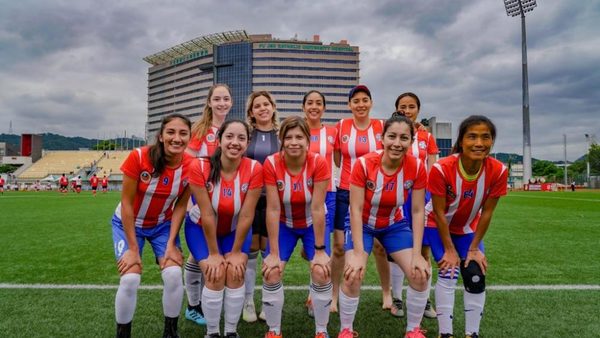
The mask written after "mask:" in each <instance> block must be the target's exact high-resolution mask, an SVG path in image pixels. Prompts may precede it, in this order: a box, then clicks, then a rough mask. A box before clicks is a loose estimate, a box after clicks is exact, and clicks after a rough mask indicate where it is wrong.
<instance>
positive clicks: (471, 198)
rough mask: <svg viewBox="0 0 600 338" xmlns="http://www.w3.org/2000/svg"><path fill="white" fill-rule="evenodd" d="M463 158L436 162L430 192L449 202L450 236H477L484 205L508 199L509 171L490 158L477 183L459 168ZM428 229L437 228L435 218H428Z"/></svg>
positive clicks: (432, 172)
mask: <svg viewBox="0 0 600 338" xmlns="http://www.w3.org/2000/svg"><path fill="white" fill-rule="evenodd" d="M458 161H459V154H453V155H450V156H448V157H445V158H443V159H441V160H439V161H438V162H436V163H435V164H434V165H433V167H432V168H431V172H430V173H429V182H428V187H427V188H428V190H429V191H430V192H431V193H432V194H433V195H437V196H443V197H445V198H446V208H445V213H446V221H447V222H448V226H449V227H450V233H452V234H457V235H462V234H468V233H472V232H475V230H476V229H477V224H478V223H479V217H480V215H481V210H482V208H483V205H484V204H485V202H486V201H487V199H488V198H499V197H500V196H504V195H506V183H507V181H508V170H507V169H506V166H505V165H504V164H502V162H500V161H498V160H496V159H494V158H491V157H487V158H485V159H484V160H483V167H482V168H481V172H480V173H479V176H478V177H477V179H476V180H474V181H467V180H466V179H465V178H464V177H462V175H461V174H460V170H459V168H458V165H459V164H458ZM426 226H428V227H436V222H435V215H434V213H433V212H431V213H430V214H429V215H428V216H427V224H426Z"/></svg>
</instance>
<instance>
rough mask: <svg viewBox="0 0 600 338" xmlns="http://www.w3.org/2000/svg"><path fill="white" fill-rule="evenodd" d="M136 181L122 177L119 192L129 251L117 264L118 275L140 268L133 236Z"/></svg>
mask: <svg viewBox="0 0 600 338" xmlns="http://www.w3.org/2000/svg"><path fill="white" fill-rule="evenodd" d="M137 184H138V182H137V179H134V178H132V177H129V176H127V175H123V189H122V191H121V222H122V223H123V231H124V232H125V239H126V240H127V246H128V247H129V249H127V251H126V252H125V253H124V254H123V256H122V257H121V259H120V260H119V262H118V265H117V266H118V269H119V273H120V274H125V273H126V272H127V271H128V270H129V269H130V268H131V267H133V266H135V265H139V268H140V270H141V268H142V259H141V257H140V248H139V246H138V243H137V238H136V235H135V224H134V223H135V222H134V214H133V202H134V200H135V195H136V193H137Z"/></svg>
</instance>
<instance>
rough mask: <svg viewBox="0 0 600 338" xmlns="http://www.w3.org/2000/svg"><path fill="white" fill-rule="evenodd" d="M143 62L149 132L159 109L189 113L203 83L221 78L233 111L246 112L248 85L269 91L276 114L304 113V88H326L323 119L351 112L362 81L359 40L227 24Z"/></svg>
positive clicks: (197, 105) (235, 114) (201, 98)
mask: <svg viewBox="0 0 600 338" xmlns="http://www.w3.org/2000/svg"><path fill="white" fill-rule="evenodd" d="M144 60H145V61H146V62H148V63H149V64H150V65H151V66H150V67H149V69H148V118H147V122H146V139H147V140H150V139H151V138H152V137H153V136H154V135H155V133H156V132H157V130H158V129H159V127H160V120H161V119H162V117H164V116H166V115H169V114H172V113H181V114H183V115H186V116H188V117H189V118H190V119H191V120H192V121H195V120H197V119H198V118H199V117H200V116H201V115H202V111H203V109H204V103H205V102H206V97H207V94H208V89H209V88H210V87H211V86H212V85H213V84H215V83H225V84H227V85H228V86H229V87H230V88H231V90H232V92H233V93H232V94H233V95H232V96H233V108H232V109H231V111H230V113H229V115H230V116H231V117H232V118H240V119H245V118H246V113H245V106H246V98H247V97H248V95H250V93H251V92H252V91H258V90H267V91H269V92H270V93H271V94H273V96H274V98H275V100H276V103H277V111H278V112H279V115H280V118H283V117H286V116H291V115H298V114H302V97H303V96H304V94H305V93H306V92H308V91H309V90H313V89H316V90H319V91H320V92H322V93H323V94H324V95H325V98H326V100H327V109H326V111H325V115H324V116H323V119H324V122H325V123H328V122H329V123H334V122H336V121H338V120H339V119H341V118H343V117H347V116H348V115H349V114H350V111H349V110H348V91H349V90H350V89H351V88H352V87H354V86H356V85H357V84H358V83H359V79H360V76H359V69H360V67H359V48H358V47H357V46H351V45H349V44H348V42H347V41H345V40H342V41H340V42H337V43H329V44H324V43H323V42H321V41H320V37H319V36H318V35H315V36H313V39H312V40H309V41H301V40H298V39H295V38H293V39H288V40H281V39H277V38H273V37H272V35H271V34H260V35H248V34H247V33H246V32H245V31H243V30H242V31H230V32H223V33H215V34H211V35H207V36H203V37H199V38H196V39H193V40H190V41H188V42H184V43H182V44H180V45H177V46H174V47H171V48H169V49H166V50H164V51H161V52H158V53H156V54H153V55H150V56H147V57H145V58H144Z"/></svg>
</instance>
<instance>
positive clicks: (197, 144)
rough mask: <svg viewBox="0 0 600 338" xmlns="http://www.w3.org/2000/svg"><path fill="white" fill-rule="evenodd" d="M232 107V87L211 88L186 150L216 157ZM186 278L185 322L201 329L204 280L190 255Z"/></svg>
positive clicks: (219, 85) (191, 203)
mask: <svg viewBox="0 0 600 338" xmlns="http://www.w3.org/2000/svg"><path fill="white" fill-rule="evenodd" d="M232 105H233V101H232V99H231V89H229V86H227V85H226V84H222V83H218V84H215V85H213V86H212V87H210V89H209V90H208V95H207V97H206V103H205V105H204V111H203V112H202V117H201V118H200V119H199V120H198V121H196V122H195V123H194V125H193V126H192V137H191V140H190V143H189V144H188V149H187V150H186V151H187V153H188V154H190V155H193V156H195V157H208V156H212V154H213V153H214V152H215V150H216V149H217V146H218V142H217V135H216V134H217V131H218V130H219V128H221V125H222V124H223V122H224V121H225V118H226V117H227V114H229V111H230V110H231V106H232ZM193 204H196V203H195V200H194V198H192V199H191V202H190V203H189V205H188V209H190V208H191V207H192V205H193ZM183 277H184V279H185V289H186V294H187V298H188V306H187V307H186V309H185V318H186V319H188V320H191V321H193V322H194V323H196V324H198V325H205V324H206V321H205V320H204V314H203V313H202V304H201V298H202V288H203V287H204V280H203V278H202V270H201V269H200V265H198V262H197V261H196V260H195V259H194V256H193V255H190V256H189V257H188V260H187V262H186V263H185V270H184V276H183Z"/></svg>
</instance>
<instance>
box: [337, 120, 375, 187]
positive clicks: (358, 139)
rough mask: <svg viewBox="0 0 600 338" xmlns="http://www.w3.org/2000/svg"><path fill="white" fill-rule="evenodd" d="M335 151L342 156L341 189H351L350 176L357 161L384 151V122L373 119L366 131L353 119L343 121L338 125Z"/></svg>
mask: <svg viewBox="0 0 600 338" xmlns="http://www.w3.org/2000/svg"><path fill="white" fill-rule="evenodd" d="M336 128H337V137H336V139H335V150H339V152H340V155H341V168H340V169H341V170H340V185H339V188H340V189H346V190H348V189H349V188H350V174H351V173H352V166H354V162H356V159H357V158H359V157H361V156H362V155H364V154H368V153H370V152H373V151H375V150H378V149H382V148H383V146H382V145H381V137H382V135H383V121H381V120H376V119H371V123H370V124H369V127H368V128H367V129H364V130H360V129H358V128H356V126H355V125H354V120H353V119H343V120H341V121H340V122H338V123H337V125H336Z"/></svg>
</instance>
